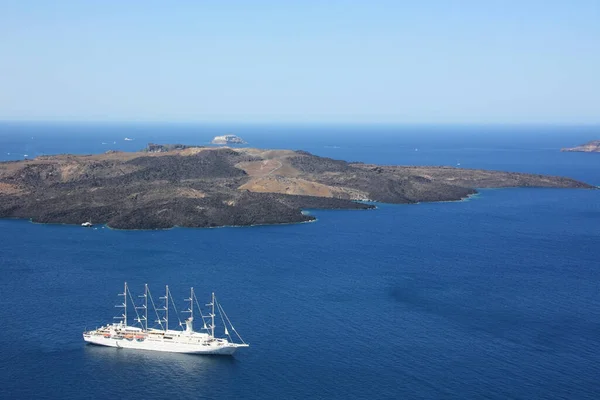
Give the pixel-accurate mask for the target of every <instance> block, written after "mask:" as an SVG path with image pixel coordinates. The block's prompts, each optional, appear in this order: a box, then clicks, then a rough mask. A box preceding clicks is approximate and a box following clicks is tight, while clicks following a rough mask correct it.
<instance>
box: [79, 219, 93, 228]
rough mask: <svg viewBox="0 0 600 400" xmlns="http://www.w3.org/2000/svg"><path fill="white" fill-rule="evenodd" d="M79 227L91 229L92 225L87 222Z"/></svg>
mask: <svg viewBox="0 0 600 400" xmlns="http://www.w3.org/2000/svg"><path fill="white" fill-rule="evenodd" d="M81 226H83V227H84V228H91V227H92V226H94V225H92V223H91V222H90V221H87V222H84V223H83V224H81Z"/></svg>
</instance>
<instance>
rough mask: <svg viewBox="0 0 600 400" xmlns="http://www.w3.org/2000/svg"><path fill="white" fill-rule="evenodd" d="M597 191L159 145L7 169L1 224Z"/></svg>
mask: <svg viewBox="0 0 600 400" xmlns="http://www.w3.org/2000/svg"><path fill="white" fill-rule="evenodd" d="M511 186H529V187H565V188H593V186H590V185H587V184H585V183H583V182H578V181H575V180H572V179H569V178H562V177H549V176H543V175H531V174H519V173H510V172H498V171H483V170H467V169H457V168H448V167H396V166H377V165H369V164H363V163H348V162H345V161H340V160H333V159H330V158H322V157H317V156H314V155H311V154H310V153H307V152H302V151H298V152H292V151H287V150H280V151H278V150H258V149H236V150H233V149H229V148H220V149H214V148H201V147H188V146H185V145H154V144H151V145H149V147H148V151H145V152H140V153H124V152H110V153H106V154H99V155H90V156H72V155H59V156H43V157H39V158H37V159H34V160H25V161H19V162H4V163H0V217H5V218H8V217H10V218H30V219H32V220H33V221H35V222H42V223H67V224H81V223H82V222H84V221H90V220H91V221H92V222H93V223H94V224H103V223H106V224H108V225H109V226H110V227H114V228H119V229H157V228H170V227H173V226H184V227H214V226H227V225H235V226H240V225H241V226H246V225H261V224H280V223H292V222H305V221H310V220H312V219H314V218H313V217H312V216H310V215H305V214H303V213H302V212H301V210H302V209H306V208H326V209H368V208H372V207H373V206H371V205H368V204H364V203H361V202H356V201H353V200H359V199H370V200H375V201H380V202H389V203H416V202H423V201H447V200H459V199H462V198H465V197H466V196H468V195H470V194H473V193H475V192H476V191H475V189H474V188H479V187H511Z"/></svg>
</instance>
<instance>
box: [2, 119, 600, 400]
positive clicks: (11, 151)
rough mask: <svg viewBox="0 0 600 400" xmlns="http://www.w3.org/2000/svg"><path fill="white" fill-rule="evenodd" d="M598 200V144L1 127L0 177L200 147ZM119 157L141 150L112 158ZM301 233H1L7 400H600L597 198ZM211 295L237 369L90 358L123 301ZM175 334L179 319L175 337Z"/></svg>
mask: <svg viewBox="0 0 600 400" xmlns="http://www.w3.org/2000/svg"><path fill="white" fill-rule="evenodd" d="M225 133H234V134H237V135H239V136H241V137H243V138H244V139H246V140H247V141H248V142H249V145H250V146H254V147H262V148H287V149H302V150H307V151H310V152H312V153H314V154H317V155H322V156H329V157H333V158H339V159H345V160H348V161H364V162H372V163H381V164H402V165H414V164H419V165H451V166H459V167H461V168H488V169H499V170H508V171H522V172H534V173H544V174H553V175H564V176H569V177H573V178H577V179H581V180H584V181H586V182H588V183H592V184H595V185H600V154H584V153H561V152H560V151H559V149H560V148H561V147H565V146H572V145H576V144H580V143H583V142H586V141H588V140H592V139H600V127H591V126H590V127H569V126H429V127H428V126H388V125H373V126H369V125H355V126H343V125H322V126H318V125H258V124H255V125H241V124H238V125H226V124H220V125H216V124H215V125H191V124H189V125H186V124H173V125H167V124H162V125H161V124H155V125H150V124H146V125H144V124H58V123H54V124H41V123H35V124H34V123H29V124H25V123H2V124H0V160H18V159H23V158H24V157H25V154H27V157H29V158H31V157H35V156H37V155H42V154H54V153H76V154H87V153H99V152H104V151H106V150H109V149H116V150H138V149H140V148H143V147H144V146H145V145H146V143H147V142H156V143H174V142H181V143H186V144H207V143H208V142H209V141H210V139H211V138H212V137H213V136H215V135H219V134H225ZM125 137H128V138H130V139H134V140H131V141H125V140H124V138H125ZM308 211H309V212H311V213H313V214H314V215H315V216H316V217H317V218H318V220H317V221H316V222H314V223H306V224H298V225H282V226H261V227H249V228H217V229H171V230H163V231H117V230H111V229H108V228H102V227H97V229H83V228H81V227H78V226H65V225H39V224H33V223H30V222H28V221H22V220H0V295H1V296H0V298H1V299H2V306H1V307H0V321H1V322H2V329H1V339H0V355H1V357H0V398H3V399H106V398H113V397H115V396H119V397H128V398H136V399H155V398H156V399H166V398H173V399H196V398H206V399H217V398H218V399H227V398H247V399H279V398H281V399H308V398H309V399H598V398H600V379H599V377H600V190H596V191H595V190H570V189H498V190H482V191H481V192H480V194H479V195H478V196H475V197H473V198H471V199H469V200H467V201H461V202H448V203H429V204H416V205H387V204H378V207H377V209H376V210H369V211H319V210H308ZM124 281H127V282H128V283H129V285H130V289H131V290H132V291H133V292H134V293H135V292H136V291H137V292H139V293H140V294H141V292H142V290H143V285H144V283H148V284H149V285H150V287H151V289H152V290H153V293H154V296H155V297H158V293H159V292H160V291H161V290H162V288H164V286H163V285H165V284H169V286H170V288H171V291H172V292H173V294H174V296H175V300H176V305H177V306H178V307H179V308H180V309H183V308H184V304H185V303H184V301H183V300H184V298H185V297H186V295H187V293H188V290H189V287H190V286H194V288H195V290H196V293H197V295H198V297H199V299H200V301H201V302H202V300H203V298H205V299H206V302H208V300H209V296H210V292H211V291H215V292H216V294H217V296H218V297H219V298H220V300H221V303H222V304H223V306H224V308H225V310H226V311H227V312H228V315H229V317H230V318H231V319H232V321H233V323H234V325H235V327H236V329H237V330H238V332H240V334H241V335H242V336H243V337H244V339H245V340H246V341H247V342H248V343H250V345H251V347H250V348H248V349H242V350H241V351H239V352H238V353H237V354H236V355H235V357H203V356H189V355H177V354H164V353H155V352H142V351H128V350H117V349H114V348H101V347H93V346H86V345H84V343H83V340H82V337H81V333H82V331H83V330H84V329H85V328H88V329H89V328H94V327H96V326H99V325H102V324H104V323H106V322H110V321H112V317H113V316H115V315H117V313H118V309H115V308H114V305H115V304H117V303H118V302H119V298H118V297H117V293H119V292H120V291H122V285H123V282H124ZM172 320H173V319H172Z"/></svg>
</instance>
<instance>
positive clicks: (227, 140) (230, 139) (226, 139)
mask: <svg viewBox="0 0 600 400" xmlns="http://www.w3.org/2000/svg"><path fill="white" fill-rule="evenodd" d="M211 143H212V144H245V143H246V142H245V141H244V139H242V138H241V137H239V136H236V135H223V136H215V138H214V139H213V140H212V142H211Z"/></svg>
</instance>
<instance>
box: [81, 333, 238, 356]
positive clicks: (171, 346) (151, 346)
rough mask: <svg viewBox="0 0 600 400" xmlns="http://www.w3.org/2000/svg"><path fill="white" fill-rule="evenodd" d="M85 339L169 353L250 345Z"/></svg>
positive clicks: (228, 349) (230, 349)
mask: <svg viewBox="0 0 600 400" xmlns="http://www.w3.org/2000/svg"><path fill="white" fill-rule="evenodd" d="M83 340H85V341H86V342H87V343H90V344H94V345H98V346H107V347H117V348H123V349H136V350H152V351H165V352H169V353H185V354H207V355H210V354H213V355H232V354H233V353H235V351H236V350H237V349H238V348H239V347H248V346H247V345H245V344H237V343H219V342H215V343H214V344H207V343H206V342H196V343H194V342H193V339H191V338H190V341H189V342H188V343H182V342H181V341H180V342H177V343H174V342H170V341H167V340H165V339H150V338H147V339H144V340H143V341H138V340H137V339H124V338H123V339H114V338H105V337H103V336H100V335H87V334H84V335H83Z"/></svg>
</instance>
